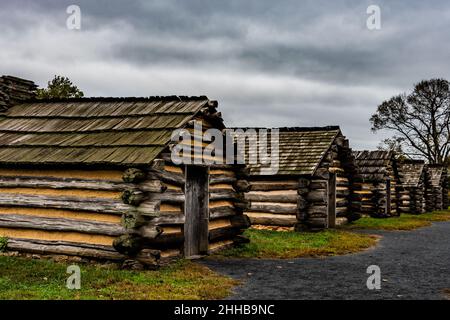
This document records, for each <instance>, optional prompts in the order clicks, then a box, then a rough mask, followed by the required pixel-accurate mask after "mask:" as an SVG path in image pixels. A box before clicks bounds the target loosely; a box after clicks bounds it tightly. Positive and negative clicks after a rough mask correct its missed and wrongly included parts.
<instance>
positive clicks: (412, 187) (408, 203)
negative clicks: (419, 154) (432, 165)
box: [397, 160, 427, 214]
mask: <svg viewBox="0 0 450 320" xmlns="http://www.w3.org/2000/svg"><path fill="white" fill-rule="evenodd" d="M398 171H399V181H400V183H399V185H398V187H397V192H398V210H399V212H400V213H411V214H420V213H424V212H425V184H426V181H427V167H426V165H425V162H424V161H422V160H403V161H400V162H399V163H398Z"/></svg>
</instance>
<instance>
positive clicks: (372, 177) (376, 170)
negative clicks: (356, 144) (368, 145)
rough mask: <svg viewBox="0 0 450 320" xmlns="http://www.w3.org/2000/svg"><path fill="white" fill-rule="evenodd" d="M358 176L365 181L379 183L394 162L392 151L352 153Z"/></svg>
mask: <svg viewBox="0 0 450 320" xmlns="http://www.w3.org/2000/svg"><path fill="white" fill-rule="evenodd" d="M353 156H354V157H355V162H356V166H357V171H358V175H359V176H360V177H361V178H362V179H363V180H366V181H380V180H383V179H384V178H385V177H387V175H388V168H389V166H391V165H392V164H393V162H394V153H393V152H392V151H381V150H380V151H367V150H364V151H354V152H353Z"/></svg>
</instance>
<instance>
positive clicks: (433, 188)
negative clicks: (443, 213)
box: [425, 164, 449, 212]
mask: <svg viewBox="0 0 450 320" xmlns="http://www.w3.org/2000/svg"><path fill="white" fill-rule="evenodd" d="M425 198H426V210H427V212H431V211H434V210H442V209H447V208H448V206H449V200H448V173H447V168H446V167H445V166H443V165H431V164H430V165H428V181H427V185H426V196H425Z"/></svg>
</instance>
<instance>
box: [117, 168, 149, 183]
mask: <svg viewBox="0 0 450 320" xmlns="http://www.w3.org/2000/svg"><path fill="white" fill-rule="evenodd" d="M146 178H147V174H146V173H145V172H144V171H142V170H141V169H137V168H128V169H127V170H125V172H124V173H123V176H122V179H123V181H125V182H128V183H139V182H142V181H144V180H145V179H146Z"/></svg>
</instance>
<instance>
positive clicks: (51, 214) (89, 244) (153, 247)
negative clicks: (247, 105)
mask: <svg viewBox="0 0 450 320" xmlns="http://www.w3.org/2000/svg"><path fill="white" fill-rule="evenodd" d="M35 89H36V86H35V85H34V83H33V82H31V81H26V80H22V79H19V78H15V77H10V76H4V77H2V78H1V80H0V97H1V100H0V101H1V103H0V105H1V108H2V113H1V114H0V237H3V238H6V239H7V250H13V251H20V252H29V253H36V254H42V255H65V256H79V257H84V258H87V259H92V260H96V259H100V260H113V261H117V262H119V263H120V262H126V261H131V262H136V263H140V264H144V265H148V266H158V265H160V264H161V263H165V262H168V261H171V260H172V259H175V258H178V257H183V256H184V257H187V258H190V257H196V256H201V255H205V254H208V253H211V252H214V251H216V250H220V249H222V248H226V247H228V246H230V245H233V244H234V243H236V242H242V241H245V238H244V237H241V236H240V235H241V233H242V231H243V230H244V229H245V228H247V227H248V226H249V223H250V222H249V220H248V218H247V217H246V216H245V215H243V211H244V209H245V200H244V199H243V195H242V192H241V191H239V190H240V189H239V186H238V185H245V177H246V174H245V170H243V169H244V168H243V166H234V165H222V164H221V163H217V164H214V163H211V162H208V164H205V163H206V162H204V161H202V160H203V159H200V164H199V165H183V164H175V163H174V162H173V161H172V157H171V150H173V148H174V146H175V145H177V141H174V140H173V137H172V134H173V132H174V130H177V129H183V130H185V131H187V132H191V131H192V130H193V126H194V125H195V123H198V122H200V123H201V124H202V125H203V129H204V130H206V128H217V129H219V130H223V128H224V125H223V120H222V117H221V114H220V113H219V112H217V102H216V101H212V100H209V99H208V98H207V97H204V96H202V97H178V96H170V97H148V98H79V99H59V100H57V99H51V100H36V99H35V98H34V96H35ZM219 132H220V131H219ZM194 139H197V137H195V138H194ZM194 143H195V141H194ZM200 143H201V144H200V146H201V148H202V149H203V148H204V147H205V146H206V145H207V144H206V143H205V142H202V141H200ZM217 154H218V156H217V157H220V154H221V152H218V153H217ZM191 156H192V157H195V156H196V155H195V154H194V153H192V155H191ZM200 157H202V153H200ZM197 160H198V159H197Z"/></svg>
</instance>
